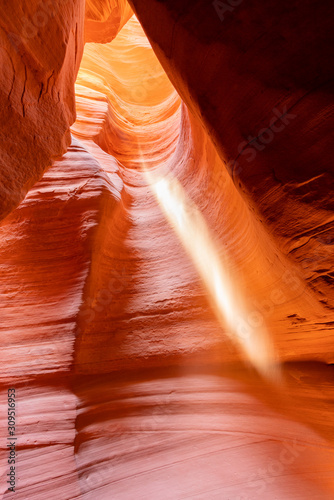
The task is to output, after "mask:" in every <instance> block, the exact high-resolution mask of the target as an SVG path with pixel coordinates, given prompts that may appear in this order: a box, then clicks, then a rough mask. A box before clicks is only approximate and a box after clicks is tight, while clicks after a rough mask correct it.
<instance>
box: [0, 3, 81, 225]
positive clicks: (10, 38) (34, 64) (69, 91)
mask: <svg viewBox="0 0 334 500" xmlns="http://www.w3.org/2000/svg"><path fill="white" fill-rule="evenodd" d="M0 19H1V21H0V27H1V30H0V37H1V38H0V44H1V45H0V61H1V77H0V78H1V84H0V89H1V90H0V99H1V101H0V110H1V111H0V121H1V136H0V138H1V144H0V148H1V149H0V151H1V160H0V161H1V167H0V220H1V219H3V218H4V217H5V216H6V215H7V214H8V213H9V212H10V211H11V210H13V209H14V208H15V207H16V206H17V205H18V204H19V202H20V201H22V199H23V198H24V197H25V195H26V194H27V192H28V190H29V189H30V188H31V187H32V185H33V184H34V183H35V182H36V181H38V180H39V179H40V178H41V177H42V175H43V173H44V172H45V170H46V169H47V168H48V167H49V166H50V165H51V163H52V160H54V159H55V158H57V157H60V156H61V155H62V154H63V153H65V152H66V149H67V146H68V145H69V143H70V134H69V127H70V125H72V123H73V121H74V120H75V98H74V97H75V96H74V81H75V78H76V75H77V71H78V68H79V64H80V60H81V56H82V50H83V21H84V2H83V1H82V0H74V1H73V2H70V4H68V3H66V2H64V1H63V0H54V1H52V2H50V1H47V2H44V1H41V0H31V1H30V0H29V2H15V3H10V2H7V1H4V2H1V5H0Z"/></svg>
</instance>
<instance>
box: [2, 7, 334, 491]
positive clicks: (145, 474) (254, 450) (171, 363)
mask: <svg viewBox="0 0 334 500" xmlns="http://www.w3.org/2000/svg"><path fill="white" fill-rule="evenodd" d="M311 3H312V2H309V3H308V4H305V5H306V6H305V7H304V8H302V7H301V4H300V3H299V2H295V6H296V8H299V9H301V13H302V15H300V19H301V21H300V23H301V24H302V25H303V26H304V27H305V36H304V38H303V41H304V45H305V44H306V47H308V50H309V52H310V53H315V52H312V50H314V51H316V50H317V49H318V48H319V45H320V44H321V43H323V39H325V37H326V36H327V35H326V33H327V31H326V30H327V28H326V19H325V16H323V17H322V16H321V15H320V14H321V12H320V13H319V14H318V18H316V23H318V24H319V25H320V23H321V22H322V20H323V37H322V38H321V37H319V38H317V39H316V40H315V39H314V38H312V40H313V41H314V48H313V49H312V50H311V45H310V44H311V41H310V40H309V39H308V38H307V33H308V31H307V30H308V29H309V28H308V27H309V23H310V15H309V12H310V11H309V10H308V9H309V7H310V5H309V4H311ZM133 4H134V7H135V10H136V12H137V13H138V15H139V17H140V20H141V22H142V23H143V27H144V29H145V31H146V32H147V34H148V35H149V36H150V39H151V41H152V44H153V48H154V49H155V51H156V53H157V55H158V56H159V58H160V61H161V63H162V64H163V66H164V68H165V70H166V71H167V74H168V77H169V79H170V80H171V81H172V82H173V84H174V85H175V88H176V89H177V91H178V92H179V94H180V95H181V97H182V99H183V102H182V101H181V98H180V97H179V95H178V94H177V93H176V91H175V90H174V87H173V85H172V84H171V82H170V80H169V79H168V78H167V76H166V74H165V73H164V70H163V69H162V66H160V64H159V62H158V60H157V59H156V57H155V55H154V53H153V51H152V49H151V47H150V44H149V43H148V41H147V39H146V37H145V35H144V32H143V31H142V28H141V27H140V25H139V23H138V21H137V20H136V18H134V17H133V18H131V20H130V21H128V22H127V23H126V24H125V26H124V27H123V28H122V25H123V24H124V23H125V22H126V20H127V17H128V16H129V15H130V10H129V7H127V6H126V5H125V3H124V2H105V3H103V2H101V3H99V2H87V4H86V39H87V40H91V39H92V40H94V41H97V42H102V43H104V45H101V44H97V43H86V45H85V50H84V54H83V58H82V61H81V66H80V71H79V74H78V78H77V82H76V104H77V119H76V121H75V123H74V125H73V126H72V143H71V145H70V147H69V148H68V151H67V152H66V154H65V155H64V156H63V157H62V158H61V159H60V160H58V161H56V162H55V163H54V164H53V166H52V167H51V168H50V169H49V170H48V171H47V172H46V173H45V174H44V177H43V178H42V179H41V180H40V181H39V182H38V183H36V184H35V185H34V186H33V188H32V189H30V191H29V193H28V195H27V196H26V198H25V200H24V201H23V202H22V203H21V204H20V206H19V207H18V208H17V209H16V210H14V211H12V213H11V214H10V215H8V216H7V217H6V218H5V219H4V221H3V222H2V225H1V227H0V255H1V261H0V262H1V271H2V272H1V281H0V294H1V302H0V308H1V317H2V320H3V321H2V325H1V340H2V350H1V357H2V366H5V367H6V370H2V371H1V384H2V386H1V387H2V391H3V397H2V399H1V401H2V404H3V407H4V411H3V412H1V415H5V416H4V417H2V422H1V426H2V428H3V432H2V435H4V436H5V435H6V421H5V420H6V407H5V405H6V402H7V401H6V391H7V388H8V387H9V386H15V387H16V389H17V398H18V416H17V437H18V445H17V446H18V448H17V451H18V463H17V468H18V479H17V486H18V487H17V492H16V493H15V495H11V494H10V493H9V492H5V489H6V484H5V481H4V482H3V483H2V484H1V486H2V490H1V492H2V493H3V494H4V498H12V497H13V498H14V497H15V498H16V499H22V500H23V499H27V498H34V500H35V499H37V500H39V499H44V498H46V495H47V496H48V497H49V498H54V499H59V498H61V499H74V498H83V499H94V500H95V499H102V500H104V499H108V500H109V499H110V498H112V499H114V498H115V499H120V500H130V499H131V500H132V499H133V498H140V499H147V498H154V499H155V498H156V499H159V500H160V499H161V500H172V499H173V500H174V499H180V500H181V499H188V498H189V499H190V498H192V499H198V500H199V499H210V500H211V499H219V500H220V499H222V498H224V499H230V500H232V499H233V500H236V499H239V500H241V499H242V500H253V499H257V498H264V499H265V500H267V499H268V500H269V499H270V500H271V499H273V498H277V499H279V500H281V499H282V500H283V499H289V500H290V499H291V500H295V499H300V500H302V499H303V500H304V499H310V500H311V499H315V498H319V499H324V500H327V499H328V500H329V499H331V498H333V496H334V483H333V466H334V463H333V459H334V454H333V438H334V434H333V424H332V413H333V403H332V401H333V390H334V389H333V366H332V365H330V364H328V363H333V348H332V344H333V342H332V331H333V313H332V300H333V290H332V287H331V274H332V270H333V253H332V252H331V247H332V237H331V235H332V233H331V230H332V222H331V221H332V215H333V214H332V208H331V202H330V197H329V193H330V182H329V180H330V178H331V174H330V171H329V169H327V162H328V158H329V157H328V153H327V149H326V147H325V146H326V144H327V141H329V118H328V117H329V116H330V115H329V114H328V115H326V113H325V111H324V109H325V108H326V109H327V106H328V102H327V100H326V97H327V94H325V93H323V94H321V95H322V97H321V96H319V92H320V91H315V92H314V93H311V92H310V94H309V97H308V98H306V97H305V99H304V100H303V101H301V102H302V109H301V110H300V115H299V114H298V117H296V118H294V119H293V120H292V121H291V124H290V125H289V127H286V129H284V130H282V131H281V132H280V133H277V137H276V135H275V137H274V139H273V140H272V141H271V142H270V143H268V144H267V145H266V148H265V149H263V150H262V151H259V152H258V154H257V155H256V158H254V160H253V161H252V162H247V161H246V160H247V158H246V155H242V154H241V155H240V158H239V159H238V161H240V165H241V167H240V168H239V174H238V176H239V178H240V184H239V180H237V176H235V175H234V176H232V177H231V175H230V174H231V168H230V165H228V168H226V165H225V163H226V162H227V161H229V160H230V159H235V158H234V157H233V151H235V147H234V146H235V145H237V144H238V141H239V142H240V141H241V140H242V139H243V140H244V138H243V135H242V134H243V133H244V134H246V135H247V134H248V133H249V134H250V133H252V132H253V134H254V133H256V130H260V129H261V128H263V127H264V124H266V123H267V122H268V120H267V121H266V118H268V119H269V121H270V116H269V115H270V110H272V109H273V107H275V106H277V109H281V108H280V107H279V103H280V104H282V105H283V106H284V105H285V104H284V103H285V102H288V101H289V99H290V100H291V102H294V101H293V99H294V98H296V96H297V95H299V94H300V95H302V92H301V88H302V87H303V86H305V88H306V89H307V86H306V83H305V82H306V80H307V74H308V73H307V72H306V70H304V73H305V79H306V80H305V81H301V80H298V83H299V85H300V87H299V88H298V89H296V88H295V87H294V88H293V91H290V94H289V92H288V91H287V90H286V89H285V87H284V85H283V83H282V81H281V79H279V78H278V76H277V75H278V74H279V75H281V78H283V76H282V74H284V75H286V79H287V81H288V79H289V78H292V79H293V78H294V79H295V80H296V78H297V77H296V74H297V73H298V68H296V69H295V70H293V69H292V66H293V61H295V60H296V58H297V55H299V56H300V51H301V47H302V46H303V45H302V43H301V42H300V44H299V43H298V44H297V43H296V46H293V45H292V44H291V43H290V45H291V49H290V48H289V50H288V49H286V50H285V51H283V53H280V52H279V54H277V58H276V61H274V59H273V55H274V54H276V52H277V48H276V49H275V43H276V38H275V37H277V33H278V32H281V33H285V36H286V37H287V38H288V34H289V33H290V36H296V35H293V33H294V32H293V31H290V32H289V30H288V28H286V30H285V31H284V29H285V26H287V27H288V26H290V24H289V23H293V21H294V19H295V18H294V15H295V14H294V11H293V9H292V7H291V9H290V10H289V12H286V13H285V11H284V12H283V10H282V11H281V10H280V8H279V7H277V6H276V10H275V9H269V7H268V6H266V7H263V6H262V7H261V8H260V7H259V5H260V4H257V2H252V3H251V5H250V6H246V5H245V6H244V5H243V4H242V5H240V6H239V7H235V12H233V13H232V14H233V16H232V18H231V19H230V20H229V21H228V15H229V14H230V12H228V13H227V14H226V22H227V25H226V29H225V30H224V31H223V28H224V26H225V24H224V23H225V21H224V23H220V21H219V17H218V22H219V27H220V30H218V27H217V19H216V18H217V13H216V12H215V10H214V8H212V5H211V4H210V5H209V7H210V8H211V9H212V11H210V12H209V10H208V5H207V4H205V5H204V2H198V3H197V4H195V5H193V4H192V5H191V6H190V3H189V5H188V4H187V2H180V3H176V2H172V1H168V2H164V3H161V2H153V1H152V2H141V1H135V2H133ZM290 5H291V4H290ZM238 9H240V11H239V10H238ZM158 14H159V15H158ZM212 14H213V15H212ZM255 14H257V15H256V16H255ZM274 14H275V15H276V14H277V16H278V17H277V19H278V23H277V25H276V24H275V25H274V28H275V29H273V28H272V23H273V21H272V19H273V16H274ZM255 17H256V19H257V20H258V24H259V26H258V30H257V36H258V37H259V40H260V42H256V41H255V40H254V46H253V49H252V45H251V41H250V40H251V37H252V36H255V35H253V31H254V32H255V28H254V27H253V25H254V23H255V21H254V18H255ZM261 19H262V20H263V22H264V21H265V22H264V27H263V26H262V24H261V22H260V21H261ZM233 23H234V24H233ZM99 25H100V28H101V29H99V28H98V27H99ZM173 25H174V31H173V29H172V26H173ZM269 27H271V28H272V29H269ZM121 28H122V29H121ZM246 28H247V29H248V31H247V29H246ZM283 28H284V29H283ZM296 29H297V33H298V30H301V27H300V25H298V28H296ZM119 30H120V31H119ZM261 30H263V33H262V32H261V33H259V31H261ZM118 31H119V33H118V35H117V32H118ZM172 32H173V33H174V34H172ZM116 35H117V36H116ZM282 36H283V35H282ZM310 36H311V35H310ZM95 37H96V38H95ZM189 37H190V39H191V42H192V43H191V47H192V49H191V51H190V50H189ZM215 37H216V38H215ZM224 37H226V40H225V39H224ZM233 37H235V38H233ZM171 39H172V40H174V41H173V44H172V45H171V43H170V40H171ZM283 39H284V38H282V40H283ZM110 40H111V41H110ZM231 40H232V41H231ZM233 40H234V41H233ZM261 40H262V42H261ZM284 40H285V39H284ZM105 42H109V43H105ZM257 43H260V44H262V43H263V44H264V47H266V50H264V49H263V46H262V45H261V47H258V48H257ZM280 43H283V42H280ZM284 43H287V42H284ZM307 44H309V45H307ZM317 44H318V45H317ZM244 45H245V46H247V49H248V50H247V52H246V55H244V53H245V48H244ZM283 45H284V44H283ZM68 47H70V44H69V45H68ZM171 47H172V48H171ZM222 47H224V50H221V49H222ZM274 49H275V50H276V52H275V50H274ZM252 51H253V52H252ZM298 51H299V52H298ZM195 53H196V58H195V57H194V58H193V60H192V58H191V57H190V55H194V54H195ZM250 56H252V57H250ZM247 57H248V58H249V59H247ZM199 61H202V62H201V67H202V70H201V71H199V70H198V69H196V68H198V66H199ZM231 61H233V62H234V65H232V63H231ZM284 61H288V62H289V65H288V66H287V67H286V70H285V72H286V73H285V72H284V71H283V69H282V68H283V67H284ZM312 61H313V60H311V62H312ZM269 62H270V64H269ZM325 63H326V61H325V57H323V55H321V56H320V57H319V58H318V65H319V68H323V72H321V71H320V70H319V78H320V77H322V76H326V75H327V76H328V74H325ZM266 64H267V65H269V66H267V71H265V70H264V68H265V65H266ZM314 64H315V63H314ZM297 66H298V67H299V65H297ZM311 69H312V68H311ZM274 70H275V71H274ZM73 71H74V70H73V68H72V73H71V74H69V78H68V82H70V81H72V82H73V78H72V77H73V74H74V73H73ZM300 71H301V73H303V71H302V69H300ZM304 73H303V74H304ZM219 75H221V78H218V76H219ZM223 75H224V77H223ZM291 75H293V77H292V76H291ZM308 75H310V74H308ZM299 76H300V75H299ZM301 76H303V75H301ZM301 76H300V78H301ZM275 78H276V80H277V81H276V86H277V89H276V90H274V83H273V82H275ZM296 81H297V80H296ZM217 82H219V84H218V83H217ZM231 82H232V83H231ZM242 82H243V83H244V87H242ZM286 86H288V83H286ZM305 88H304V87H303V90H304V91H305ZM284 89H285V91H284ZM284 92H286V93H288V94H289V99H287V100H286V101H284V99H283V100H279V95H283V94H284ZM321 92H322V91H321ZM274 97H275V99H276V100H275V99H274ZM320 97H321V98H320ZM307 99H311V101H312V103H311V104H309V105H310V108H309V107H308V104H306V101H307ZM61 102H62V101H61ZM289 102H290V101H289ZM298 102H299V101H298ZM304 103H305V104H304ZM270 106H271V107H270ZM256 107H257V108H256ZM255 108H256V109H257V111H256V113H255V111H254V110H255ZM43 109H44V108H43ZM310 109H313V110H316V112H317V114H316V117H315V115H314V113H313V114H312V120H313V121H312V120H311V117H310V113H311V111H310ZM240 110H241V111H242V112H241V111H240ZM268 113H269V114H268ZM45 116H46V111H45V110H44V111H43V110H42V118H43V117H45ZM56 116H58V115H56ZM319 116H320V117H321V119H320V118H319ZM72 117H73V115H72ZM317 117H318V118H317ZM42 118H41V119H42ZM297 121H298V123H299V125H298V126H296V125H295V123H297ZM301 122H302V123H303V126H304V128H303V129H302V130H301V129H300V123H301ZM70 123H71V120H69V122H68V123H67V126H68V125H69V124H70ZM20 124H21V125H20V126H22V128H23V127H24V126H25V122H24V120H21V122H20ZM246 125H247V127H249V128H247V129H245V131H244V132H243V126H246ZM298 127H299V128H298ZM253 129H254V131H253ZM255 129H256V130H255ZM248 131H249V132H248ZM305 131H306V132H307V133H306V132H305ZM323 131H324V133H323ZM44 132H45V133H48V131H47V130H42V131H41V133H44ZM303 134H304V135H303ZM320 135H321V137H322V139H321V141H320V142H321V145H320V142H319V139H318V138H319V136H320ZM276 139H277V141H276ZM299 141H300V144H301V143H303V144H307V151H306V150H305V152H304V150H303V152H300V150H299V153H297V152H296V151H295V149H294V148H293V144H297V145H298V144H299ZM43 144H44V147H45V149H47V148H46V147H47V141H44V142H43ZM300 144H299V147H301V146H300ZM319 148H320V149H319ZM289 151H290V156H289V154H288V153H289ZM316 151H317V153H316ZM32 154H33V153H32ZM305 155H306V156H307V159H308V160H309V163H308V165H306V166H305V171H304V174H303V175H304V176H306V178H301V175H302V174H301V172H302V170H301V169H302V165H303V162H304V160H305ZM312 155H313V156H312ZM315 156H317V159H318V163H317V166H316V167H314V169H313V167H312V164H311V161H312V158H313V159H314V158H315ZM287 161H289V162H290V163H287ZM292 164H293V165H294V168H293V169H292V168H290V167H289V165H292ZM311 167H312V168H311ZM43 168H44V167H43ZM272 168H273V169H274V175H273V173H272V170H271V169H272ZM289 168H290V171H289ZM279 169H281V170H279ZM326 169H327V170H326ZM283 175H285V177H284V176H283ZM307 175H309V177H307ZM36 178H37V177H36ZM36 178H34V180H36ZM159 179H160V180H161V179H163V181H164V182H165V184H163V186H167V188H166V189H165V191H162V193H163V194H164V196H165V198H164V199H163V200H160V205H159V203H158V198H159V193H160V194H161V191H159V185H156V184H155V183H154V182H155V181H156V180H159ZM277 179H280V181H278V180H277ZM160 185H161V184H160ZM157 186H158V187H157ZM166 196H167V198H168V196H171V197H172V199H173V196H178V199H177V200H176V201H175V199H173V203H174V205H173V203H172V205H168V204H166V203H167V201H166ZM182 200H184V205H182ZM164 202H165V205H164ZM164 206H165V212H164V208H163V207H164ZM174 206H176V207H177V209H175V214H176V216H175V217H174V218H173V213H174ZM166 207H167V209H166ZM180 228H181V230H180ZM178 229H179V230H178ZM189 242H190V243H189ZM210 252H211V253H210ZM219 262H221V266H222V272H221V273H220V274H219V269H220V268H219V264H217V263H219ZM216 264H217V265H216ZM219 275H222V276H224V277H225V278H226V279H225V281H224V284H225V285H227V286H228V288H227V290H228V293H227V296H228V299H229V302H228V303H229V304H230V305H231V306H232V307H233V312H235V313H236V315H237V316H238V315H239V314H240V315H242V318H243V319H244V320H245V321H246V323H247V325H248V330H247V332H248V334H249V335H247V336H242V335H240V331H239V330H238V329H236V331H235V332H233V328H232V329H231V328H229V323H228V321H227V318H226V317H223V318H222V317H221V316H222V312H221V311H222V310H223V308H222V309H219V308H218V307H217V303H215V290H217V289H220V288H219V287H220V282H219V281H218V282H217V281H216V280H217V279H218V278H217V276H218V277H219ZM212 278H214V279H212ZM230 285H231V286H230ZM232 316H233V315H232ZM238 333H239V336H238ZM273 358H274V361H275V363H276V370H275V371H272V361H273ZM252 365H254V366H255V368H257V369H258V370H260V372H261V370H262V369H263V371H264V372H265V374H266V375H269V376H270V375H271V376H273V375H275V377H274V380H273V381H272V380H271V379H270V377H269V379H267V378H266V377H262V376H259V375H258V374H257V371H256V370H254V368H253V367H252ZM279 373H280V377H279V376H278V375H279ZM1 447H2V449H3V453H2V455H1V463H0V467H1V469H0V470H1V473H2V478H4V477H5V475H6V473H7V453H6V452H5V451H4V448H5V444H3V443H2V444H1ZM32 471H33V472H32Z"/></svg>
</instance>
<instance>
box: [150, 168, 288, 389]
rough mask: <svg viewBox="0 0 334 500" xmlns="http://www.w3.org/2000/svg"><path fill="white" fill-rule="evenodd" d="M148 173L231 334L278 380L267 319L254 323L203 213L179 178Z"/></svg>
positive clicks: (255, 363)
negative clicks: (189, 196) (188, 194)
mask: <svg viewBox="0 0 334 500" xmlns="http://www.w3.org/2000/svg"><path fill="white" fill-rule="evenodd" d="M144 173H145V176H146V179H147V181H148V182H149V185H150V187H151V189H152V191H153V192H154V194H155V196H156V199H157V201H158V203H159V205H160V207H161V209H162V211H163V212H164V214H165V216H166V218H167V219H168V221H169V223H170V224H171V226H172V227H173V228H174V231H175V232H176V234H177V235H178V237H179V239H180V241H181V242H182V244H183V246H184V248H185V250H186V252H187V253H188V255H189V256H190V258H191V260H192V261H193V263H194V265H195V267H196V269H197V272H198V274H199V276H200V278H201V280H202V282H203V284H204V286H205V288H206V290H207V292H208V294H209V297H210V298H211V302H212V304H213V309H214V312H215V314H216V316H217V318H218V320H219V322H220V323H221V325H222V326H223V328H224V330H225V331H226V333H227V335H228V336H229V337H230V339H231V341H232V342H234V343H235V344H237V345H238V346H239V348H241V350H242V351H243V352H244V354H245V356H246V359H247V360H248V361H249V362H250V363H251V364H252V365H253V366H254V367H255V368H256V369H257V370H258V371H259V372H260V373H261V374H262V375H263V376H265V377H266V378H268V379H270V380H272V381H275V382H278V381H279V380H280V368H279V366H278V364H277V363H276V360H275V352H274V349H273V346H272V342H271V339H270V336H269V333H268V331H267V329H266V327H265V325H264V324H263V318H260V319H261V321H260V322H259V323H260V325H257V326H252V323H253V324H254V321H253V322H252V321H251V320H250V318H251V317H252V313H254V311H252V309H251V308H249V307H247V301H246V299H245V297H243V292H242V290H241V289H240V288H241V287H240V286H239V287H238V279H237V278H235V277H234V279H232V277H231V273H230V270H231V266H230V264H229V259H228V256H227V255H222V254H221V252H219V250H218V247H217V245H216V244H215V242H214V239H213V237H212V235H211V234H210V231H209V228H208V226H207V224H206V221H205V219H204V217H203V216H202V214H201V212H200V211H199V209H198V208H197V207H196V206H195V204H194V203H193V202H192V201H191V200H189V198H188V197H187V195H186V193H185V191H184V190H183V188H182V186H181V184H180V183H179V182H178V181H177V179H175V178H169V177H168V178H166V177H160V178H156V177H155V176H154V175H152V173H150V172H149V171H148V170H146V169H144Z"/></svg>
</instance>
